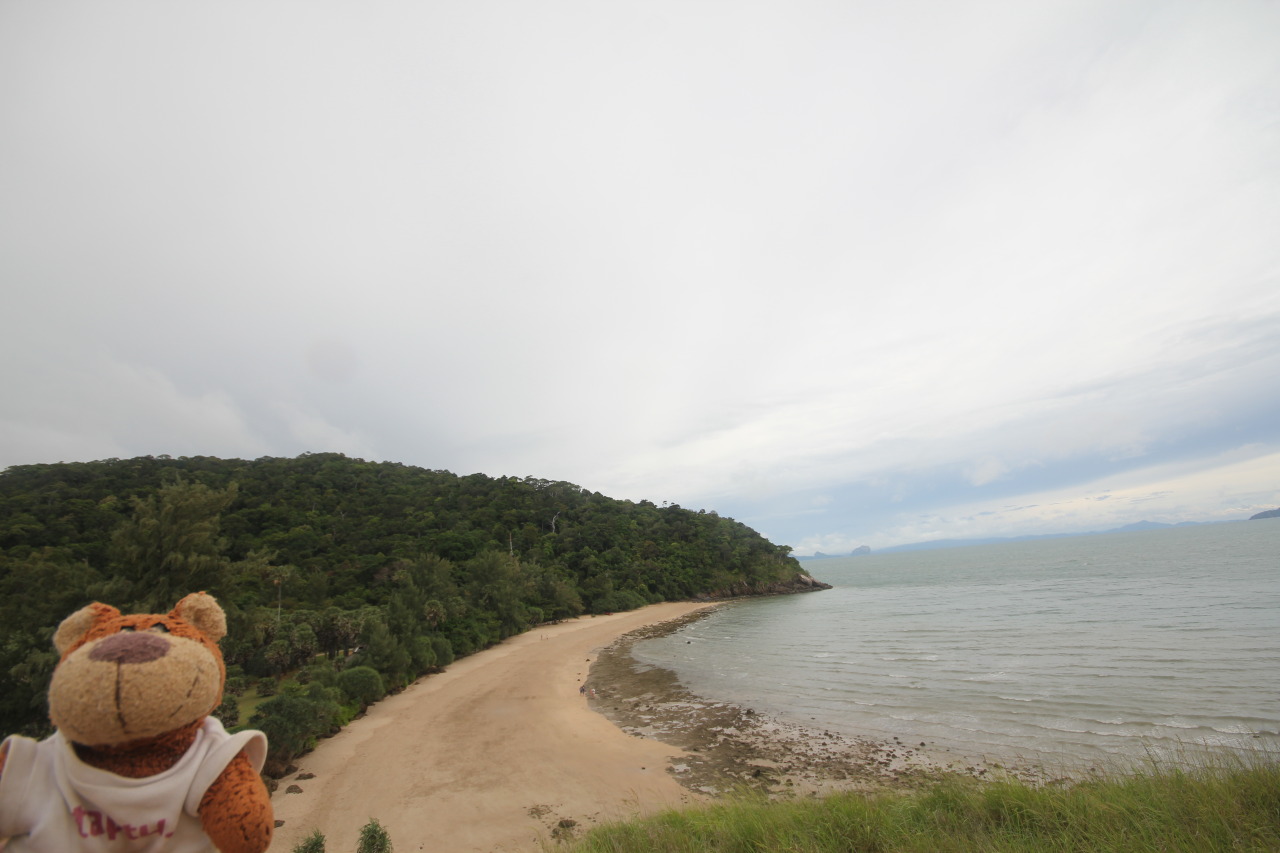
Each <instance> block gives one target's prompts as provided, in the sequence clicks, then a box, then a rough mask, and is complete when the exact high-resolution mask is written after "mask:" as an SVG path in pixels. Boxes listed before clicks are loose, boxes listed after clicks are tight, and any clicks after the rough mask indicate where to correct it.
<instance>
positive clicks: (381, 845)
mask: <svg viewBox="0 0 1280 853" xmlns="http://www.w3.org/2000/svg"><path fill="white" fill-rule="evenodd" d="M356 853H392V849H391V836H390V835H387V831H386V830H385V829H383V828H382V824H380V823H378V821H377V819H376V818H370V819H369V822H368V823H366V824H365V825H364V827H363V828H362V829H361V830H360V841H359V843H358V844H357V845H356Z"/></svg>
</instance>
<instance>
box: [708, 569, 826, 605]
mask: <svg viewBox="0 0 1280 853" xmlns="http://www.w3.org/2000/svg"><path fill="white" fill-rule="evenodd" d="M822 589H831V584H829V583H823V582H822V581H820V580H815V579H814V578H812V577H811V576H809V575H806V574H805V573H804V572H800V573H798V574H797V575H796V576H795V577H793V578H791V580H786V581H775V582H773V583H758V584H748V583H745V582H744V583H735V584H733V585H731V586H728V587H725V588H724V589H716V590H712V591H711V592H705V593H703V594H701V595H699V596H697V598H698V600H699V601H719V600H721V599H725V598H741V597H744V596H756V595H792V594H794V593H797V592H817V591H818V590H822Z"/></svg>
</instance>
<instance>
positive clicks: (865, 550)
mask: <svg viewBox="0 0 1280 853" xmlns="http://www.w3.org/2000/svg"><path fill="white" fill-rule="evenodd" d="M870 553H871V546H870V545H859V546H858V547H857V548H854V549H853V550H852V551H850V552H849V553H848V554H824V553H822V552H821V551H814V552H813V555H812V556H809V557H800V556H796V559H797V560H829V559H831V558H832V557H865V556H866V555H868V554H870ZM793 556H795V555H793Z"/></svg>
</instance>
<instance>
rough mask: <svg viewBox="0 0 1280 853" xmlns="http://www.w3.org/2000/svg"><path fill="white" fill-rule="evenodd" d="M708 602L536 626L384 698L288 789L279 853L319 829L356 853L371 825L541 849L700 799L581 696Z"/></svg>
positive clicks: (403, 837) (449, 840) (305, 766)
mask: <svg viewBox="0 0 1280 853" xmlns="http://www.w3.org/2000/svg"><path fill="white" fill-rule="evenodd" d="M706 606H707V605H705V604H695V603H690V602H677V603H665V604H657V605H653V606H651V607H646V608H643V609H641V610H638V611H632V612H629V613H616V614H611V615H608V616H595V617H580V618H578V619H575V620H572V621H568V622H562V623H560V624H557V625H549V626H545V627H540V628H536V629H534V630H532V631H530V632H528V633H526V634H522V635H520V636H518V637H512V638H511V639H509V640H507V641H506V642H504V643H502V644H500V645H498V646H495V647H493V648H491V649H486V650H485V651H483V652H480V653H478V654H475V655H471V656H469V657H466V658H463V659H461V660H459V661H457V662H455V663H454V664H452V665H451V666H449V668H448V669H447V670H446V671H445V672H443V673H439V674H436V675H432V676H429V677H427V678H423V679H420V680H419V681H417V682H416V683H414V684H413V685H411V686H410V687H409V688H407V689H406V690H404V691H402V692H401V693H399V694H397V695H395V696H391V697H388V698H387V699H384V700H383V701H381V702H379V703H377V704H376V705H374V706H373V707H372V708H370V709H369V712H368V713H367V714H366V715H365V716H363V717H362V718H360V719H358V720H355V721H353V722H352V723H351V724H350V725H349V726H347V727H346V728H345V729H344V730H343V731H342V732H340V733H339V734H338V735H336V736H334V737H332V738H329V739H327V740H324V741H322V742H321V743H320V744H319V745H318V746H317V748H316V749H315V750H314V751H313V752H311V753H308V754H307V755H304V756H302V757H301V758H299V759H298V760H297V762H296V765H297V768H298V772H297V773H295V774H292V775H290V776H287V777H285V778H284V779H281V780H280V785H279V787H278V788H277V790H276V792H275V794H274V795H273V797H272V801H273V804H274V806H275V811H276V819H277V821H283V824H281V825H280V826H279V827H278V828H277V829H276V834H275V839H274V841H273V842H272V845H271V851H272V853H288V851H291V850H292V849H293V848H294V846H295V845H297V844H298V843H299V842H300V841H302V840H303V839H304V838H305V837H306V836H307V835H309V834H310V833H311V832H312V831H313V830H315V829H319V830H320V831H321V832H323V833H324V835H325V837H326V840H327V842H328V849H330V850H354V849H355V847H356V839H357V837H358V834H359V831H360V827H361V826H363V825H364V824H365V823H366V822H368V820H369V819H370V818H377V819H378V821H379V822H380V823H381V824H382V825H383V826H384V827H386V829H387V831H388V832H389V833H390V836H391V840H392V842H393V843H394V845H395V848H396V849H397V850H403V851H411V850H437V851H449V853H455V852H456V853H462V851H486V853H487V851H536V850H539V849H540V848H539V844H540V842H541V841H551V840H553V837H554V835H553V833H554V834H557V835H558V834H563V833H565V832H574V831H580V830H581V829H583V828H589V827H590V826H592V825H593V824H595V823H598V822H601V821H605V820H613V819H620V818H626V817H628V816H631V815H634V814H637V813H644V812H649V811H654V810H660V809H663V808H666V807H670V806H677V805H681V804H685V803H690V802H693V801H695V800H698V799H701V798H702V797H701V795H699V794H697V793H695V792H692V791H690V790H689V789H688V788H686V787H684V786H682V785H681V784H680V782H678V781H677V780H676V779H675V778H674V777H673V776H672V775H671V774H670V773H668V772H667V768H668V766H669V765H670V764H671V763H672V761H673V760H675V759H677V758H678V757H679V756H680V755H681V754H682V751H681V750H680V749H679V748H678V747H675V746H670V745H667V744H664V743H662V742H660V741H658V740H654V739H650V738H643V737H636V736H634V735H629V734H627V733H626V732H624V731H623V730H621V729H620V728H618V727H617V726H616V725H615V724H614V723H613V722H611V721H610V720H609V719H608V718H606V717H605V716H603V715H602V714H600V713H597V712H596V711H595V710H593V709H592V707H591V700H590V698H589V697H584V696H583V695H581V694H580V693H579V692H578V691H579V687H580V686H581V685H582V684H583V682H584V681H585V680H586V679H587V677H588V673H589V671H590V666H591V663H592V662H593V661H594V660H595V659H596V656H597V654H598V652H599V650H600V649H601V648H603V647H604V646H606V645H608V644H610V643H612V642H613V641H615V640H616V639H617V638H618V637H620V636H622V635H624V634H626V633H628V632H630V631H634V630H636V629H638V628H641V627H644V626H647V625H652V624H655V623H661V622H666V621H668V620H672V619H677V618H680V617H682V616H686V615H687V614H689V613H691V612H694V611H697V610H699V609H701V608H704V607H706ZM599 686H601V687H603V686H604V685H599ZM598 702H599V700H597V704H598ZM299 789H300V790H299Z"/></svg>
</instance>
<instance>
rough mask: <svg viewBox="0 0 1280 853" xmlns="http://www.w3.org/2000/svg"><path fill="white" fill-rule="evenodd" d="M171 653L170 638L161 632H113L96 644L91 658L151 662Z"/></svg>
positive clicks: (138, 662) (126, 661) (112, 661)
mask: <svg viewBox="0 0 1280 853" xmlns="http://www.w3.org/2000/svg"><path fill="white" fill-rule="evenodd" d="M167 654H169V640H168V639H166V638H165V637H164V636H162V635H160V634H149V633H135V632H127V633H120V634H112V635H111V636H110V637H107V638H106V639H105V640H102V641H101V642H99V643H98V644H96V645H95V646H94V647H93V649H92V650H91V651H90V652H89V660H92V661H103V662H107V663H135V664H142V663H151V662H152V661H157V660H160V658H162V657H164V656H165V655H167Z"/></svg>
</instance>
